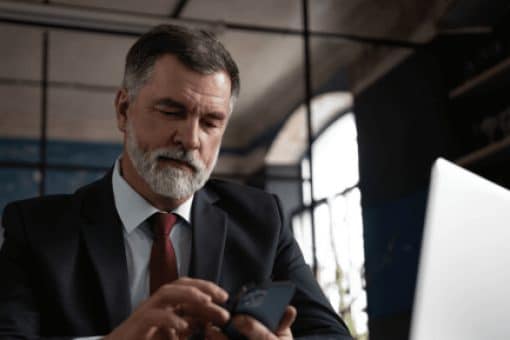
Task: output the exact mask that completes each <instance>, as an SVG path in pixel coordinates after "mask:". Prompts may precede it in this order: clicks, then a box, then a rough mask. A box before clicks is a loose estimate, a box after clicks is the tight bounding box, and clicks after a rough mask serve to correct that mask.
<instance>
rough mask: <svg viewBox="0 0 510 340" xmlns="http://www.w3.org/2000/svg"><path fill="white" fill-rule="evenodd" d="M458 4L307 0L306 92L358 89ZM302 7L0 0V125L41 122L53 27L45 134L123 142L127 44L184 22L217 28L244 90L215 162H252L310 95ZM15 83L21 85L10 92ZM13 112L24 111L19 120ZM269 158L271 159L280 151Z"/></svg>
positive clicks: (229, 168)
mask: <svg viewBox="0 0 510 340" xmlns="http://www.w3.org/2000/svg"><path fill="white" fill-rule="evenodd" d="M453 3H454V1H452V0H429V1H423V0H310V1H308V6H309V30H310V32H311V34H310V66H311V68H310V70H311V85H312V92H313V93H314V94H319V93H320V92H321V91H322V88H323V87H324V86H325V85H326V84H328V83H330V82H331V80H332V79H342V81H338V80H337V83H342V84H343V85H342V86H341V87H342V88H337V89H336V90H337V91H347V92H354V93H356V92H358V91H360V90H362V89H363V88H365V87H366V86H368V85H369V84H370V83H371V82H373V81H375V80H376V79H377V78H378V77H380V76H381V75H383V74H384V73H385V72H387V71H388V70H389V69H390V68H391V67H392V66H394V65H395V64H396V63H398V62H399V61H401V60H402V59H403V58H404V57H405V56H406V55H408V54H409V53H411V51H412V49H410V48H409V47H408V46H406V44H410V45H412V44H415V43H416V44H421V43H425V42H427V41H430V40H431V39H432V38H433V37H434V36H435V35H436V34H437V31H438V23H439V21H440V19H441V17H442V16H443V15H444V13H445V12H446V11H447V10H448V9H449V8H451V6H452V5H453ZM302 5H303V2H302V1H301V0H276V1H275V0H257V1H253V0H214V1H211V0H187V1H182V0H145V1H139V0H138V1H137V0H51V1H49V2H48V1H46V2H44V1H0V20H1V21H0V44H1V46H4V47H5V46H9V48H5V49H4V50H3V51H2V53H1V54H0V80H1V81H0V97H2V98H19V99H18V100H11V101H5V102H4V103H3V104H2V103H0V110H1V111H0V112H1V118H0V120H1V121H0V123H1V124H0V133H1V135H2V136H13V137H30V135H31V133H32V132H31V131H32V130H34V131H38V129H39V127H38V126H39V118H38V115H39V109H38V107H39V105H40V91H41V90H40V86H39V85H40V82H41V79H42V78H41V77H42V70H41V58H42V48H41V46H42V43H41V41H42V34H43V32H44V31H45V30H48V31H49V39H48V51H49V54H48V70H47V72H48V74H47V80H48V87H49V90H48V103H47V105H48V136H49V138H55V139H61V140H83V141H92V142H120V140H121V139H120V138H121V136H120V134H119V133H118V131H117V129H116V126H115V116H114V111H113V104H112V103H113V99H114V94H115V91H116V88H117V86H118V85H119V83H120V81H121V76H122V68H123V62H124V57H125V54H126V52H127V50H128V48H129V46H130V45H131V44H132V43H133V41H134V40H135V39H136V35H137V34H139V33H141V32H143V31H144V30H146V29H147V28H148V27H150V26H151V25H153V24H157V23H164V22H168V23H182V24H186V25H194V26H199V27H205V28H208V29H211V30H213V31H214V32H216V34H217V35H218V37H219V39H220V40H221V41H222V42H223V43H224V44H225V45H226V47H227V48H228V49H229V50H230V51H231V53H232V54H233V57H234V58H235V60H236V61H237V63H238V65H239V68H240V73H241V95H240V98H239V100H238V102H237V105H236V107H235V109H234V113H233V116H232V118H231V121H230V123H229V127H228V129H227V132H226V134H225V136H224V141H223V152H222V155H221V158H220V162H219V163H218V169H219V170H218V171H219V172H223V173H229V172H230V173H249V172H252V171H255V170H257V169H258V168H260V166H262V165H263V163H264V159H265V156H266V154H267V152H268V149H269V148H270V146H271V141H272V140H273V139H274V138H275V137H276V135H277V133H278V130H279V128H280V127H281V126H283V125H284V122H285V120H286V119H287V118H288V117H290V115H291V113H292V112H293V111H295V110H296V109H297V108H298V107H299V106H300V105H301V104H303V103H304V101H305V98H306V95H305V71H304V60H305V59H304V40H303V35H302V31H303V14H302ZM66 18H67V22H60V21H59V20H64V19H66ZM2 19H3V20H2ZM34 24H35V25H34ZM73 27H75V28H76V29H73ZM102 30H103V32H101V31H102ZM117 31H119V32H121V34H115V33H116V32H117ZM105 32H106V33H105ZM395 42H396V43H395ZM400 43H402V44H400ZM12 83H18V84H24V85H26V86H22V87H20V89H17V90H16V89H13V87H12V86H9V84H12ZM31 84H32V86H31ZM20 113H23V114H24V116H25V119H23V120H20V119H18V118H19V117H20ZM31 115H32V117H31ZM32 125H33V126H32ZM294 128H297V129H300V128H301V129H303V130H306V126H302V127H301V126H297V127H294ZM288 147H289V148H292V147H295V146H293V145H292V144H291V143H289V146H288ZM282 152H285V150H283V151H282ZM272 159H276V161H275V162H276V163H278V162H277V159H278V156H277V155H276V156H274V155H273V157H272Z"/></svg>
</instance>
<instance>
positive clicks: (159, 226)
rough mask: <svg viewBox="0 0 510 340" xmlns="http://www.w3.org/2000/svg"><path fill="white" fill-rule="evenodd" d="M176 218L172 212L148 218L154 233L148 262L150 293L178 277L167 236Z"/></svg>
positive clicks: (171, 246)
mask: <svg viewBox="0 0 510 340" xmlns="http://www.w3.org/2000/svg"><path fill="white" fill-rule="evenodd" d="M176 220H177V217H176V216H175V215H174V214H165V213H156V214H154V215H153V216H152V217H151V219H150V222H151V224H152V231H153V234H154V242H153V243H152V250H151V260H150V264H149V270H150V290H151V294H152V293H154V292H155V291H156V290H158V288H159V287H161V286H162V285H164V284H165V283H169V282H172V281H174V280H177V278H178V274H177V261H176V259H175V251H174V247H173V245H172V242H171V241H170V237H169V235H170V231H171V230H172V227H173V226H174V225H175V222H176Z"/></svg>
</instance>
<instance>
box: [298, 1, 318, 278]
mask: <svg viewBox="0 0 510 340" xmlns="http://www.w3.org/2000/svg"><path fill="white" fill-rule="evenodd" d="M302 1H303V42H304V44H303V46H304V64H305V65H304V66H305V67H304V70H305V103H306V128H307V132H308V148H307V156H308V160H309V172H310V197H311V208H312V211H311V219H310V221H311V228H312V254H313V264H312V270H313V274H314V275H315V276H317V245H316V237H315V219H314V210H315V199H314V197H313V152H312V143H313V130H312V105H311V103H312V95H313V94H312V81H311V74H312V72H311V62H310V29H309V23H308V0H302Z"/></svg>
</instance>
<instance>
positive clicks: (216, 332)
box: [205, 325, 228, 340]
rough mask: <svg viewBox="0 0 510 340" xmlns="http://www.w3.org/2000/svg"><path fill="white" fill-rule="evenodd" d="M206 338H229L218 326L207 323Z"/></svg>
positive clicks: (209, 339)
mask: <svg viewBox="0 0 510 340" xmlns="http://www.w3.org/2000/svg"><path fill="white" fill-rule="evenodd" d="M205 338H206V339H207V340H228V338H227V336H226V335H225V334H223V332H222V331H221V330H220V329H219V328H218V327H216V326H213V325H207V327H206V328H205Z"/></svg>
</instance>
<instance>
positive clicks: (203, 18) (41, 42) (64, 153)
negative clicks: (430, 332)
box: [0, 0, 510, 340]
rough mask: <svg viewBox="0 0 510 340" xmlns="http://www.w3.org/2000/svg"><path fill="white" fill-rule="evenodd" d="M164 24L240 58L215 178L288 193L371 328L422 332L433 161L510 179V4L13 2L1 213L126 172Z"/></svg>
mask: <svg viewBox="0 0 510 340" xmlns="http://www.w3.org/2000/svg"><path fill="white" fill-rule="evenodd" d="M161 23H176V24H181V25H188V26H193V27H200V28H204V29H208V30H211V31H213V32H214V33H215V34H216V35H217V36H218V38H219V39H220V40H221V41H222V42H223V43H224V44H225V46H226V47H227V49H229V50H230V52H231V53H232V55H233V57H234V59H235V60H236V61H237V63H238V65H239V68H240V73H241V95H240V98H239V101H238V103H237V105H236V107H235V109H234V113H233V116H232V118H231V121H230V123H229V127H228V129H227V132H226V134H225V137H224V141H223V145H222V149H221V153H220V159H219V162H218V165H217V168H216V170H215V172H214V174H213V176H214V177H217V178H222V179H226V180H231V181H236V182H241V183H245V184H248V185H252V186H255V187H259V188H262V189H265V190H267V191H270V192H273V193H276V194H278V195H279V196H280V198H281V199H282V202H283V207H284V210H285V214H286V216H285V217H286V221H287V223H288V225H289V227H291V228H292V230H293V232H294V235H295V237H296V239H297V241H298V242H299V244H300V246H301V249H302V251H303V253H304V255H305V259H306V261H307V263H308V264H309V265H310V267H311V268H312V270H313V271H314V273H315V275H316V277H317V279H318V281H319V283H320V284H321V286H322V287H323V289H324V291H325V293H326V295H327V296H328V298H329V299H330V301H331V303H332V305H333V307H334V308H335V309H336V310H337V311H338V313H340V314H341V315H342V317H343V318H344V320H346V322H347V323H348V325H349V328H350V329H351V332H352V333H353V335H354V336H355V338H356V339H368V338H369V337H370V339H373V340H377V339H407V338H408V332H409V322H410V317H411V311H412V303H413V295H414V287H415V281H416V272H417V264H418V258H419V251H420V243H421V234H422V229H423V218H424V212H425V207H426V198H427V189H428V180H429V171H430V166H431V164H432V162H433V161H434V159H435V158H437V157H439V156H442V157H445V158H447V159H450V160H452V161H454V162H456V163H457V164H460V165H462V166H464V167H466V168H468V169H471V170H473V171H475V172H477V173H479V174H481V175H482V176H484V177H486V178H488V179H490V180H492V181H495V182H497V183H499V184H501V185H504V186H506V187H508V186H509V184H510V167H509V160H508V159H509V157H508V156H509V155H510V147H509V145H510V137H509V136H510V99H509V95H508V94H509V91H510V90H509V89H510V27H509V26H510V25H509V23H510V3H509V2H508V1H505V0H430V1H421V0H312V1H308V0H278V1H270V0H258V1H251V0H215V1H206V0H145V1H136V0H123V1H121V0H111V1H107V0H55V1H53V0H52V1H36V0H34V1H7V0H0V210H1V209H3V207H4V206H5V204H6V203H7V202H9V201H12V200H16V199H23V198H27V197H33V196H38V195H45V194H53V193H72V192H73V191H74V190H76V189H77V188H78V187H80V186H82V185H84V184H86V183H89V182H91V181H93V180H95V179H97V178H99V177H101V176H102V175H103V174H104V173H105V172H106V171H108V170H109V169H110V167H111V166H112V164H113V162H114V161H115V159H116V158H117V157H118V155H119V154H120V152H121V135H120V133H119V132H118V130H117V128H116V124H115V114H114V108H113V100H114V95H115V92H116V90H117V88H118V86H119V84H120V82H121V77H122V71H123V65H124V58H125V55H126V53H127V50H128V49H129V47H130V46H131V44H132V43H133V42H134V41H135V40H136V38H137V37H138V36H139V35H140V34H142V33H143V32H145V31H147V30H148V29H149V28H150V27H152V26H154V25H157V24H161ZM1 241H2V238H1V236H0V243H1Z"/></svg>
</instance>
